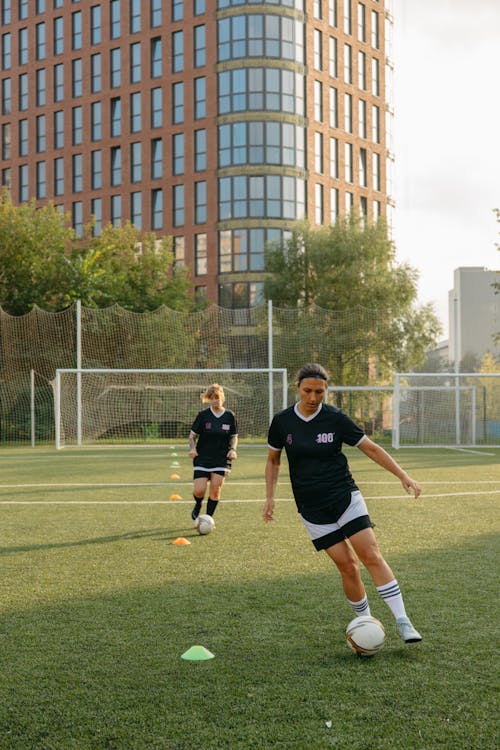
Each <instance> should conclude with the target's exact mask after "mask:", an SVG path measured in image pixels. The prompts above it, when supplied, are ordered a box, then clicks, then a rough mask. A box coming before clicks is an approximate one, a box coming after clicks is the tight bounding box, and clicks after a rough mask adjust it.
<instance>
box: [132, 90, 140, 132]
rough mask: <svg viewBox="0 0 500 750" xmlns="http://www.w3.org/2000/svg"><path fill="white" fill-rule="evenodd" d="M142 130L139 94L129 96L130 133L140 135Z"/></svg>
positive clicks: (138, 92)
mask: <svg viewBox="0 0 500 750" xmlns="http://www.w3.org/2000/svg"><path fill="white" fill-rule="evenodd" d="M141 129H142V108H141V93H140V91H137V92H136V93H134V94H130V132H131V133H140V132H141Z"/></svg>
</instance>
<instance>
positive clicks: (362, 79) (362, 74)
mask: <svg viewBox="0 0 500 750" xmlns="http://www.w3.org/2000/svg"><path fill="white" fill-rule="evenodd" d="M358 87H359V88H360V89H363V91H366V55H365V53H364V52H363V51H362V50H359V52H358Z"/></svg>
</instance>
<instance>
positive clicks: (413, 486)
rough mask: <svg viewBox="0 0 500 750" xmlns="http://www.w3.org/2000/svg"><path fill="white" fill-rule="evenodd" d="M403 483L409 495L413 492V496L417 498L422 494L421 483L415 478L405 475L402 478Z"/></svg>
mask: <svg viewBox="0 0 500 750" xmlns="http://www.w3.org/2000/svg"><path fill="white" fill-rule="evenodd" d="M401 484H402V485H403V487H404V488H405V490H406V492H407V493H408V494H409V495H412V494H413V497H414V498H415V499H416V498H417V497H419V496H420V494H421V492H422V488H421V487H420V485H419V483H418V482H415V480H414V479H412V478H411V477H409V476H406V477H404V479H402V480H401Z"/></svg>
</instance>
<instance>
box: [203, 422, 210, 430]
mask: <svg viewBox="0 0 500 750" xmlns="http://www.w3.org/2000/svg"><path fill="white" fill-rule="evenodd" d="M205 429H206V430H211V429H212V422H205Z"/></svg>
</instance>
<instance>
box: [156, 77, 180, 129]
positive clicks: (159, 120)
mask: <svg viewBox="0 0 500 750" xmlns="http://www.w3.org/2000/svg"><path fill="white" fill-rule="evenodd" d="M181 85H182V84H181ZM162 125H163V99H162V90H161V88H159V87H158V88H154V89H151V127H152V128H161V127H162Z"/></svg>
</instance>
